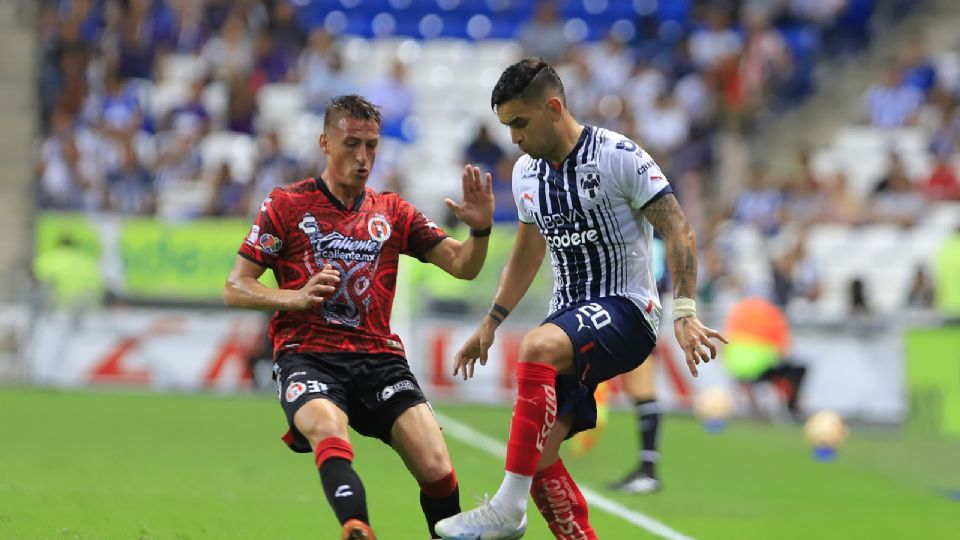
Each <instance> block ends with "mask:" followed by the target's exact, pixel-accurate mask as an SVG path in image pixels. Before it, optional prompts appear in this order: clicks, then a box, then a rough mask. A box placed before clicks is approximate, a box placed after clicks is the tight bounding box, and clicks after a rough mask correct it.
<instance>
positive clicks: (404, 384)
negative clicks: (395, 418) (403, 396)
mask: <svg viewBox="0 0 960 540" xmlns="http://www.w3.org/2000/svg"><path fill="white" fill-rule="evenodd" d="M416 389H417V386H416V385H415V384H413V382H411V381H400V382H398V383H396V384H392V385H390V386H387V387H386V388H384V389H383V390H381V391H380V395H379V396H378V397H379V398H380V401H387V400H388V399H390V398H392V397H393V396H394V395H396V394H397V393H398V392H408V391H410V390H416Z"/></svg>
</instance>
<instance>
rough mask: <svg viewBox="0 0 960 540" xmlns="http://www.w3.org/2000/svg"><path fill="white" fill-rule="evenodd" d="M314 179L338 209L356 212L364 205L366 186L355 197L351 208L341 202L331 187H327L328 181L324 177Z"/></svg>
mask: <svg viewBox="0 0 960 540" xmlns="http://www.w3.org/2000/svg"><path fill="white" fill-rule="evenodd" d="M313 181H314V182H316V184H317V188H318V189H319V190H320V191H322V192H323V194H324V195H326V196H327V199H329V200H330V204H332V205H333V206H334V207H335V208H336V209H337V210H342V211H344V212H347V211H350V212H356V211H357V210H359V209H360V206H361V205H363V199H364V197H366V195H367V189H366V188H364V189H363V191H361V192H360V195H358V196H357V198H356V199H354V201H353V205H352V206H351V207H350V208H347V207H346V206H344V204H343V203H342V202H340V199H338V198H337V196H336V195H334V194H333V193H332V192H331V191H330V188H329V187H327V181H326V180H324V179H323V177H321V176H318V177H316V178H314V179H313Z"/></svg>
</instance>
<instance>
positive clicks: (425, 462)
mask: <svg viewBox="0 0 960 540" xmlns="http://www.w3.org/2000/svg"><path fill="white" fill-rule="evenodd" d="M417 468H418V469H419V471H417V472H418V476H419V477H420V478H419V480H420V481H421V482H436V481H437V480H440V479H442V478H446V477H447V476H448V475H449V474H450V473H451V472H452V471H453V463H452V462H451V461H450V456H449V455H448V454H447V453H446V452H445V451H444V450H442V449H439V448H435V449H432V450H429V451H427V452H424V453H423V454H421V456H420V459H419V463H418V467H417Z"/></svg>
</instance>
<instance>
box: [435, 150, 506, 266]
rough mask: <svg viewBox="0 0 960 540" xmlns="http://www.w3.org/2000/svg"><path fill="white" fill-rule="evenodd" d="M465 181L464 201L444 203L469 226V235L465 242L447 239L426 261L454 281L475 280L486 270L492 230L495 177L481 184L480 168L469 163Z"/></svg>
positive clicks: (488, 178)
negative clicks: (484, 264)
mask: <svg viewBox="0 0 960 540" xmlns="http://www.w3.org/2000/svg"><path fill="white" fill-rule="evenodd" d="M462 180H463V201H462V202H460V203H457V202H456V201H454V200H452V199H446V200H445V201H444V202H445V203H446V204H447V206H449V207H450V209H451V210H452V211H453V213H454V214H455V215H456V216H457V218H458V219H460V221H462V222H463V223H465V224H466V225H467V226H469V227H470V236H469V238H467V239H466V240H465V241H463V242H461V241H459V240H456V239H454V238H445V239H444V240H443V241H442V242H440V243H439V244H437V246H436V247H434V248H433V249H431V250H430V251H428V252H427V253H426V254H425V255H424V259H425V260H426V261H427V262H430V263H433V264H435V265H437V266H439V267H440V268H442V269H444V270H445V271H446V272H447V273H448V274H450V275H451V276H453V277H455V278H459V279H473V278H475V277H477V275H478V274H480V270H481V269H483V261H484V260H486V258H487V245H488V244H489V240H490V232H491V231H492V229H493V202H494V201H493V178H492V177H491V176H490V173H487V174H486V177H485V178H484V180H483V181H481V179H480V168H479V167H474V166H473V165H469V164H468V165H467V166H466V167H464V168H463V178H462Z"/></svg>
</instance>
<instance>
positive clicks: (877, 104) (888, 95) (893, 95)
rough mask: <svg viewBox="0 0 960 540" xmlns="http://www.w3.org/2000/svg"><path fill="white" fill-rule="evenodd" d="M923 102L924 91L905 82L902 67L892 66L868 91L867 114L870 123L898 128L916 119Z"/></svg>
mask: <svg viewBox="0 0 960 540" xmlns="http://www.w3.org/2000/svg"><path fill="white" fill-rule="evenodd" d="M922 103H923V92H921V91H920V90H918V89H917V88H915V87H913V86H907V85H904V84H903V75H902V73H901V71H900V68H899V67H897V66H895V65H894V66H890V67H888V68H887V71H886V73H885V74H884V77H883V81H882V82H881V83H879V84H875V85H873V86H871V87H870V89H869V90H868V91H867V98H866V104H867V115H868V117H869V120H870V124H872V125H874V126H876V127H882V128H897V127H902V126H905V125H908V124H912V123H913V122H914V121H915V115H916V113H917V110H918V109H919V108H920V104H922Z"/></svg>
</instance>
